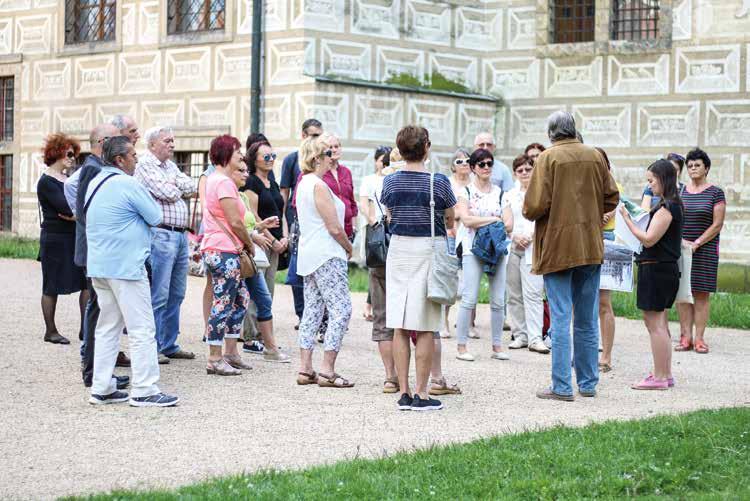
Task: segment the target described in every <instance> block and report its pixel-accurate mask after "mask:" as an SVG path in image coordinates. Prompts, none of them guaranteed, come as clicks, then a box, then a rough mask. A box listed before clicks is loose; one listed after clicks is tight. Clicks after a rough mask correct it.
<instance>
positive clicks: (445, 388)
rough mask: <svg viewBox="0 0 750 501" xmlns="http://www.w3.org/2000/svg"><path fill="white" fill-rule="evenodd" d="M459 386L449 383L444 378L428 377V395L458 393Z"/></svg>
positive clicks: (459, 391)
mask: <svg viewBox="0 0 750 501" xmlns="http://www.w3.org/2000/svg"><path fill="white" fill-rule="evenodd" d="M460 394H461V388H459V387H458V385H455V384H451V385H449V384H448V383H447V382H446V381H445V378H442V379H430V395H460Z"/></svg>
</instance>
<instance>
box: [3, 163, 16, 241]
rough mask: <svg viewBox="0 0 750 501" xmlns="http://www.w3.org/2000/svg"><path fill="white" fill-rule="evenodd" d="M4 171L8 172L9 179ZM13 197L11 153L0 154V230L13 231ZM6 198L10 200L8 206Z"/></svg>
mask: <svg viewBox="0 0 750 501" xmlns="http://www.w3.org/2000/svg"><path fill="white" fill-rule="evenodd" d="M6 172H9V173H10V176H9V177H10V179H9V180H8V179H6V176H5V173H6ZM13 198H14V197H13V154H0V232H10V231H13V208H14V207H13ZM6 199H7V200H10V204H9V206H8V207H6V206H5V200H6ZM6 222H7V224H6Z"/></svg>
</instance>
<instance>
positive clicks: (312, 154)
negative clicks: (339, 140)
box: [299, 134, 331, 174]
mask: <svg viewBox="0 0 750 501" xmlns="http://www.w3.org/2000/svg"><path fill="white" fill-rule="evenodd" d="M330 139H331V136H330V135H329V134H322V135H320V136H318V137H307V138H305V139H304V140H303V141H302V144H300V146H299V167H300V170H302V172H303V173H305V174H309V173H310V172H314V171H315V159H316V158H320V157H322V156H323V153H324V152H325V151H326V150H327V149H328V141H329V140H330Z"/></svg>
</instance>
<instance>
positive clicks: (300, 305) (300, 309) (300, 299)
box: [292, 285, 305, 323]
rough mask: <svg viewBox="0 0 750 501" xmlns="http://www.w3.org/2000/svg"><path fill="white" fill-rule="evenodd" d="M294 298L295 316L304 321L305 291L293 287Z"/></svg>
mask: <svg viewBox="0 0 750 501" xmlns="http://www.w3.org/2000/svg"><path fill="white" fill-rule="evenodd" d="M292 298H293V299H294V314H295V315H297V319H298V322H297V323H299V320H302V314H303V313H304V312H305V291H304V289H303V288H302V287H298V286H296V285H292Z"/></svg>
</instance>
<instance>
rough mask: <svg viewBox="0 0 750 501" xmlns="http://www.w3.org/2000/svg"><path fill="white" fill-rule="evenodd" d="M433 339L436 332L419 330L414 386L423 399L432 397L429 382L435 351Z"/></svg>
mask: <svg viewBox="0 0 750 501" xmlns="http://www.w3.org/2000/svg"><path fill="white" fill-rule="evenodd" d="M433 339H434V333H432V332H429V331H428V332H419V331H418V332H417V348H416V350H415V366H416V376H417V378H416V379H417V382H416V385H415V387H414V393H416V394H417V395H419V397H420V398H422V399H423V400H429V398H430V394H429V391H428V390H429V388H428V386H427V384H428V382H429V380H430V370H431V368H432V359H433V352H434V349H435V344H434V341H433ZM402 391H403V390H402Z"/></svg>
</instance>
